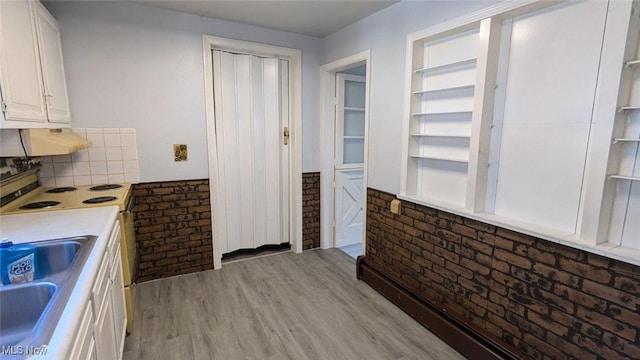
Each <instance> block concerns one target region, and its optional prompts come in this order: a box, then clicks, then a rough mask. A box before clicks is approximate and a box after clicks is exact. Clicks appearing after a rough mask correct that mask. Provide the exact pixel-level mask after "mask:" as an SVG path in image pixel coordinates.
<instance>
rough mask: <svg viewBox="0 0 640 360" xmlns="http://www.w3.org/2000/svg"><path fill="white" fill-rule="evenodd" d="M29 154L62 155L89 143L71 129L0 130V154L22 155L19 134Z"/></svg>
mask: <svg viewBox="0 0 640 360" xmlns="http://www.w3.org/2000/svg"><path fill="white" fill-rule="evenodd" d="M18 131H22V139H23V140H24V147H25V148H26V150H27V154H28V155H29V156H46V155H64V154H71V153H73V152H76V151H78V150H80V149H84V148H87V147H89V145H91V143H90V142H89V141H88V140H87V139H85V138H83V137H81V136H80V135H78V134H75V133H73V132H71V129H23V130H13V131H11V130H2V138H1V148H0V156H2V157H7V156H24V150H23V149H22V145H21V144H20V134H19V133H18Z"/></svg>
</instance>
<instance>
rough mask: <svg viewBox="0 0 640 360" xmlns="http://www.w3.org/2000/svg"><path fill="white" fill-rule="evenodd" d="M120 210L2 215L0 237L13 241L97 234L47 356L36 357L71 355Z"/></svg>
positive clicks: (83, 210)
mask: <svg viewBox="0 0 640 360" xmlns="http://www.w3.org/2000/svg"><path fill="white" fill-rule="evenodd" d="M118 212H119V208H118V207H117V206H102V207H95V208H89V209H76V210H59V211H46V212H36V213H26V214H12V215H1V216H0V237H3V238H8V239H9V240H10V241H13V242H14V243H23V242H32V241H41V240H51V239H60V238H67V237H75V236H84V235H95V236H97V237H98V239H97V240H96V242H95V244H94V246H93V249H92V250H91V253H90V254H89V257H88V258H87V261H86V263H85V265H84V267H83V269H82V270H81V273H80V277H79V278H78V280H77V282H76V284H75V287H74V289H73V292H72V294H71V297H70V298H69V301H68V302H67V306H66V307H65V310H64V311H63V313H62V315H61V317H60V320H59V322H58V325H57V326H56V329H55V331H54V333H53V336H52V337H51V339H50V341H49V344H48V346H47V351H46V355H45V356H34V357H33V358H36V359H38V360H44V359H65V358H67V357H68V353H69V351H70V350H71V346H72V345H73V343H74V341H75V340H76V331H77V328H78V326H79V322H80V320H81V319H80V318H81V316H82V310H83V309H84V306H86V304H87V302H88V301H89V299H90V298H91V290H92V287H93V283H94V280H95V277H96V275H97V272H98V267H99V266H100V261H101V260H102V257H103V255H104V253H105V251H106V250H107V243H108V241H109V236H110V234H111V230H112V228H113V224H114V222H115V221H116V220H117V216H118Z"/></svg>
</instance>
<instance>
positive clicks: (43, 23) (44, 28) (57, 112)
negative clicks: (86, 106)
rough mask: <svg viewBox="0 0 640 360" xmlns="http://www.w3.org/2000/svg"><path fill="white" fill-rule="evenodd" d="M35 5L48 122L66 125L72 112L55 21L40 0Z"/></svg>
mask: <svg viewBox="0 0 640 360" xmlns="http://www.w3.org/2000/svg"><path fill="white" fill-rule="evenodd" d="M34 6H35V14H36V29H37V34H38V43H39V45H40V61H41V62H42V76H43V79H44V89H45V98H46V100H45V102H46V105H47V114H48V117H49V122H51V123H67V124H68V123H70V122H71V114H70V112H69V99H68V97H67V83H66V81H65V75H64V65H63V62H62V44H61V43H60V30H59V29H58V23H57V22H56V19H54V18H53V16H51V14H49V11H47V9H45V7H44V6H43V5H42V4H41V3H39V2H37V3H35V4H34Z"/></svg>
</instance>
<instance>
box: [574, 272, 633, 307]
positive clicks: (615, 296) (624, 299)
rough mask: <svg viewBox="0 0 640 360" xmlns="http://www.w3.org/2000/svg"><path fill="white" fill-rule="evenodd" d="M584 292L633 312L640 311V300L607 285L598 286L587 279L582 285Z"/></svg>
mask: <svg viewBox="0 0 640 360" xmlns="http://www.w3.org/2000/svg"><path fill="white" fill-rule="evenodd" d="M582 290H583V291H584V292H586V293H588V294H592V295H594V296H597V297H600V298H603V299H605V300H609V301H612V302H614V303H616V304H618V305H620V306H624V307H626V308H629V309H631V310H636V309H640V298H639V297H637V296H631V295H629V294H628V293H626V292H623V291H620V290H617V289H613V288H611V287H608V286H606V285H602V284H598V283H596V282H593V281H591V280H587V279H585V280H584V281H583V283H582Z"/></svg>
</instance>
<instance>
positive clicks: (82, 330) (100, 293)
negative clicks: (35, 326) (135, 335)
mask: <svg viewBox="0 0 640 360" xmlns="http://www.w3.org/2000/svg"><path fill="white" fill-rule="evenodd" d="M126 326H127V314H126V309H125V303H124V286H123V277H122V260H121V259H120V226H119V224H118V222H116V223H115V225H114V228H113V231H112V234H111V238H110V240H109V244H108V245H107V249H106V251H105V254H104V256H103V258H102V260H101V264H100V267H99V268H98V272H97V276H96V278H95V281H94V284H93V288H92V293H91V300H89V302H88V303H87V305H86V307H85V310H84V315H83V317H82V321H81V324H80V326H79V328H78V333H77V338H76V342H75V344H74V346H73V349H72V350H71V356H70V359H78V360H79V359H83V360H84V359H96V360H121V359H122V355H123V352H124V337H125V329H126Z"/></svg>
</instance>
